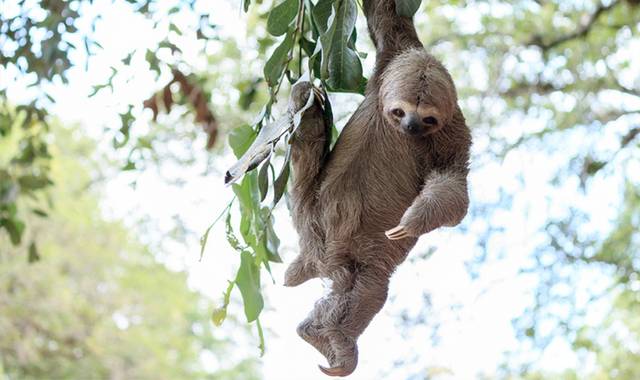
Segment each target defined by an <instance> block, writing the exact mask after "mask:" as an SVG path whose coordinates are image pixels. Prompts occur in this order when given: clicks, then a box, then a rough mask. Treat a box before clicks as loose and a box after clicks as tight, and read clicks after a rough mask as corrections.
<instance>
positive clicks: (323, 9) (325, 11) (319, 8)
mask: <svg viewBox="0 0 640 380" xmlns="http://www.w3.org/2000/svg"><path fill="white" fill-rule="evenodd" d="M334 2H335V0H320V1H318V3H317V4H316V5H315V6H314V7H313V10H312V11H311V17H312V19H313V22H314V23H315V24H316V27H317V28H318V30H319V31H320V33H325V32H326V31H327V21H328V20H329V16H331V10H332V9H333V3H334Z"/></svg>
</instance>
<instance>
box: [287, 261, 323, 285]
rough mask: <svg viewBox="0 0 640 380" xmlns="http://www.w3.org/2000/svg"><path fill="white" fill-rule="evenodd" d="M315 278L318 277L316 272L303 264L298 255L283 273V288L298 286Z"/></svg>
mask: <svg viewBox="0 0 640 380" xmlns="http://www.w3.org/2000/svg"><path fill="white" fill-rule="evenodd" d="M315 277H318V274H317V273H316V271H315V270H313V269H312V268H310V266H309V265H307V264H305V263H304V261H303V259H302V255H298V257H296V258H295V259H294V260H293V262H292V263H291V264H290V265H289V267H288V268H287V271H286V272H285V273H284V286H298V285H300V284H302V283H303V282H306V281H307V280H310V279H312V278H315Z"/></svg>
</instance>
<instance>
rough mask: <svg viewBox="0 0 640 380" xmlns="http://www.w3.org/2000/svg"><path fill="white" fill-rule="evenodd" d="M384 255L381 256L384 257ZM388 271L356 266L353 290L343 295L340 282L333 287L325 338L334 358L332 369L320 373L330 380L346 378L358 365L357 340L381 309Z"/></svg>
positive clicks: (384, 300)
mask: <svg viewBox="0 0 640 380" xmlns="http://www.w3.org/2000/svg"><path fill="white" fill-rule="evenodd" d="M383 254H384V253H383V252H381V255H383ZM389 276H390V273H389V272H388V270H386V269H384V268H380V267H376V266H357V268H356V269H355V270H354V271H353V272H352V274H351V278H352V280H351V281H350V286H351V288H350V289H348V290H347V291H344V288H343V285H344V284H341V283H340V282H336V283H334V284H333V287H334V291H333V292H332V295H333V297H334V298H333V300H332V302H331V307H330V308H328V309H326V310H324V311H323V318H322V325H323V326H324V327H323V329H322V330H323V331H324V336H326V337H327V338H328V340H329V342H330V344H331V348H332V350H333V354H334V356H335V358H334V360H333V362H331V361H329V364H330V366H331V367H330V368H324V367H320V370H321V371H322V372H324V373H325V374H327V375H330V376H347V375H349V374H351V373H352V372H353V371H354V370H355V368H356V366H357V364H358V346H357V340H358V337H359V336H360V335H361V334H362V332H363V331H364V330H365V328H366V327H367V326H368V325H369V323H371V320H372V319H373V317H374V316H375V315H376V314H377V313H378V312H379V311H380V309H382V307H383V306H384V304H385V302H386V300H387V293H388V287H389Z"/></svg>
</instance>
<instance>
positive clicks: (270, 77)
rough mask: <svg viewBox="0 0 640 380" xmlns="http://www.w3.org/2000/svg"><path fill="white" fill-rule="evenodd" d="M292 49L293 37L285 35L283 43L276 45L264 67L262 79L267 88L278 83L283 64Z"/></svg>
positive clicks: (289, 34) (288, 34)
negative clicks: (265, 82) (267, 85)
mask: <svg viewBox="0 0 640 380" xmlns="http://www.w3.org/2000/svg"><path fill="white" fill-rule="evenodd" d="M292 48H293V37H292V35H291V33H287V35H286V37H285V38H284V41H282V43H281V44H280V45H278V47H277V48H276V49H275V50H274V51H273V54H271V57H270V58H269V59H268V60H267V63H266V64H265V65H264V78H265V79H266V81H267V84H269V86H271V87H274V86H276V85H277V84H278V82H279V81H280V77H281V76H282V72H283V71H284V66H285V63H286V61H287V58H288V56H289V52H290V51H291V49H292Z"/></svg>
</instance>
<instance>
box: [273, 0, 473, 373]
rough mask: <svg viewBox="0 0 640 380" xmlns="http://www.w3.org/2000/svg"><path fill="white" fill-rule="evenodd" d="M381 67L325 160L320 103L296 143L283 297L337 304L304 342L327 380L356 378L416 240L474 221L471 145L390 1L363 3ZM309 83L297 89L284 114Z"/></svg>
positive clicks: (307, 328)
mask: <svg viewBox="0 0 640 380" xmlns="http://www.w3.org/2000/svg"><path fill="white" fill-rule="evenodd" d="M364 11H365V16H366V18H367V23H368V27H369V34H370V37H371V38H372V40H373V42H374V45H375V47H376V66H375V69H374V72H373V74H372V76H371V78H370V80H369V82H368V84H367V88H366V91H365V97H364V100H363V101H362V103H361V104H360V105H359V107H358V108H357V110H356V111H355V112H354V114H353V115H352V117H351V118H350V120H349V121H348V122H347V124H346V126H345V127H344V129H343V131H342V133H341V134H340V137H339V138H338V141H337V142H336V144H335V146H334V148H333V149H332V150H331V151H328V141H327V139H328V137H327V136H328V134H327V128H328V126H327V125H326V123H325V120H324V118H323V113H322V108H321V107H322V105H321V104H320V101H319V100H316V103H315V104H314V105H313V106H312V107H311V108H309V109H307V110H306V111H305V113H304V114H303V117H302V119H301V123H300V127H299V128H298V129H297V130H296V132H295V133H294V135H293V139H292V147H291V149H292V151H291V154H292V156H291V157H292V159H291V164H292V170H293V178H292V186H291V206H292V216H293V223H294V226H295V228H296V230H297V231H298V235H299V247H300V254H299V255H298V256H297V257H296V258H295V259H294V260H293V262H292V263H291V264H290V266H289V267H288V268H287V271H286V273H285V282H284V284H285V286H297V285H299V284H302V283H303V282H305V281H307V280H309V279H312V278H316V277H320V278H325V279H329V280H330V284H331V285H330V286H331V290H330V293H329V294H327V295H326V296H324V297H323V298H322V299H321V300H319V301H317V302H316V304H315V307H314V309H313V310H312V311H311V313H310V314H309V316H308V317H307V318H306V319H305V320H304V321H302V322H301V323H300V325H299V326H298V328H297V333H298V334H299V335H300V336H301V337H302V338H303V339H304V340H305V341H307V342H308V343H309V344H311V345H312V346H313V347H315V348H316V349H317V350H318V351H319V352H320V353H321V354H322V355H324V356H325V358H326V359H327V362H328V363H329V367H323V366H319V367H320V370H321V371H322V372H324V373H325V374H327V375H330V376H346V375H349V374H350V373H352V372H353V371H354V370H355V368H356V365H357V362H358V348H357V339H358V337H359V336H360V335H361V334H362V333H363V331H364V329H365V328H366V327H367V326H368V325H369V323H370V322H371V320H372V319H373V317H374V316H375V315H376V314H377V313H378V312H379V311H380V310H381V308H382V307H383V305H384V303H385V302H386V298H387V292H388V286H389V279H390V277H391V275H392V274H393V272H394V270H395V268H396V267H397V266H398V265H399V264H400V263H402V262H403V261H404V259H405V258H406V256H407V253H408V252H409V251H410V250H411V248H412V247H413V246H414V245H415V244H416V241H417V238H418V237H419V236H420V235H422V234H425V233H428V232H430V231H432V230H434V229H436V228H439V227H441V226H455V225H457V224H458V223H460V222H461V220H462V219H463V218H464V216H465V215H466V213H467V208H468V203H469V199H468V191H467V174H468V171H469V169H468V167H469V150H470V146H471V135H470V131H469V129H468V127H467V126H466V123H465V119H464V116H463V115H462V112H461V110H460V108H459V107H458V104H457V95H456V89H455V86H454V83H453V80H452V79H451V76H450V75H449V73H448V71H447V70H446V69H445V67H444V66H443V65H442V64H441V63H440V62H439V61H438V60H437V59H436V58H434V57H433V56H432V55H430V54H429V53H427V52H426V51H425V49H424V47H423V46H422V44H421V43H420V41H419V39H418V37H417V35H416V31H415V28H414V24H413V21H412V20H411V18H408V17H402V16H399V15H397V14H396V11H395V1H394V0H365V1H364ZM312 88H313V86H312V84H310V83H309V82H301V83H298V84H296V85H295V86H294V87H293V88H292V93H291V97H290V102H289V112H292V113H295V112H296V111H297V110H300V109H301V108H302V107H303V105H304V104H306V102H307V100H308V96H309V92H310V90H311V89H312Z"/></svg>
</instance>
